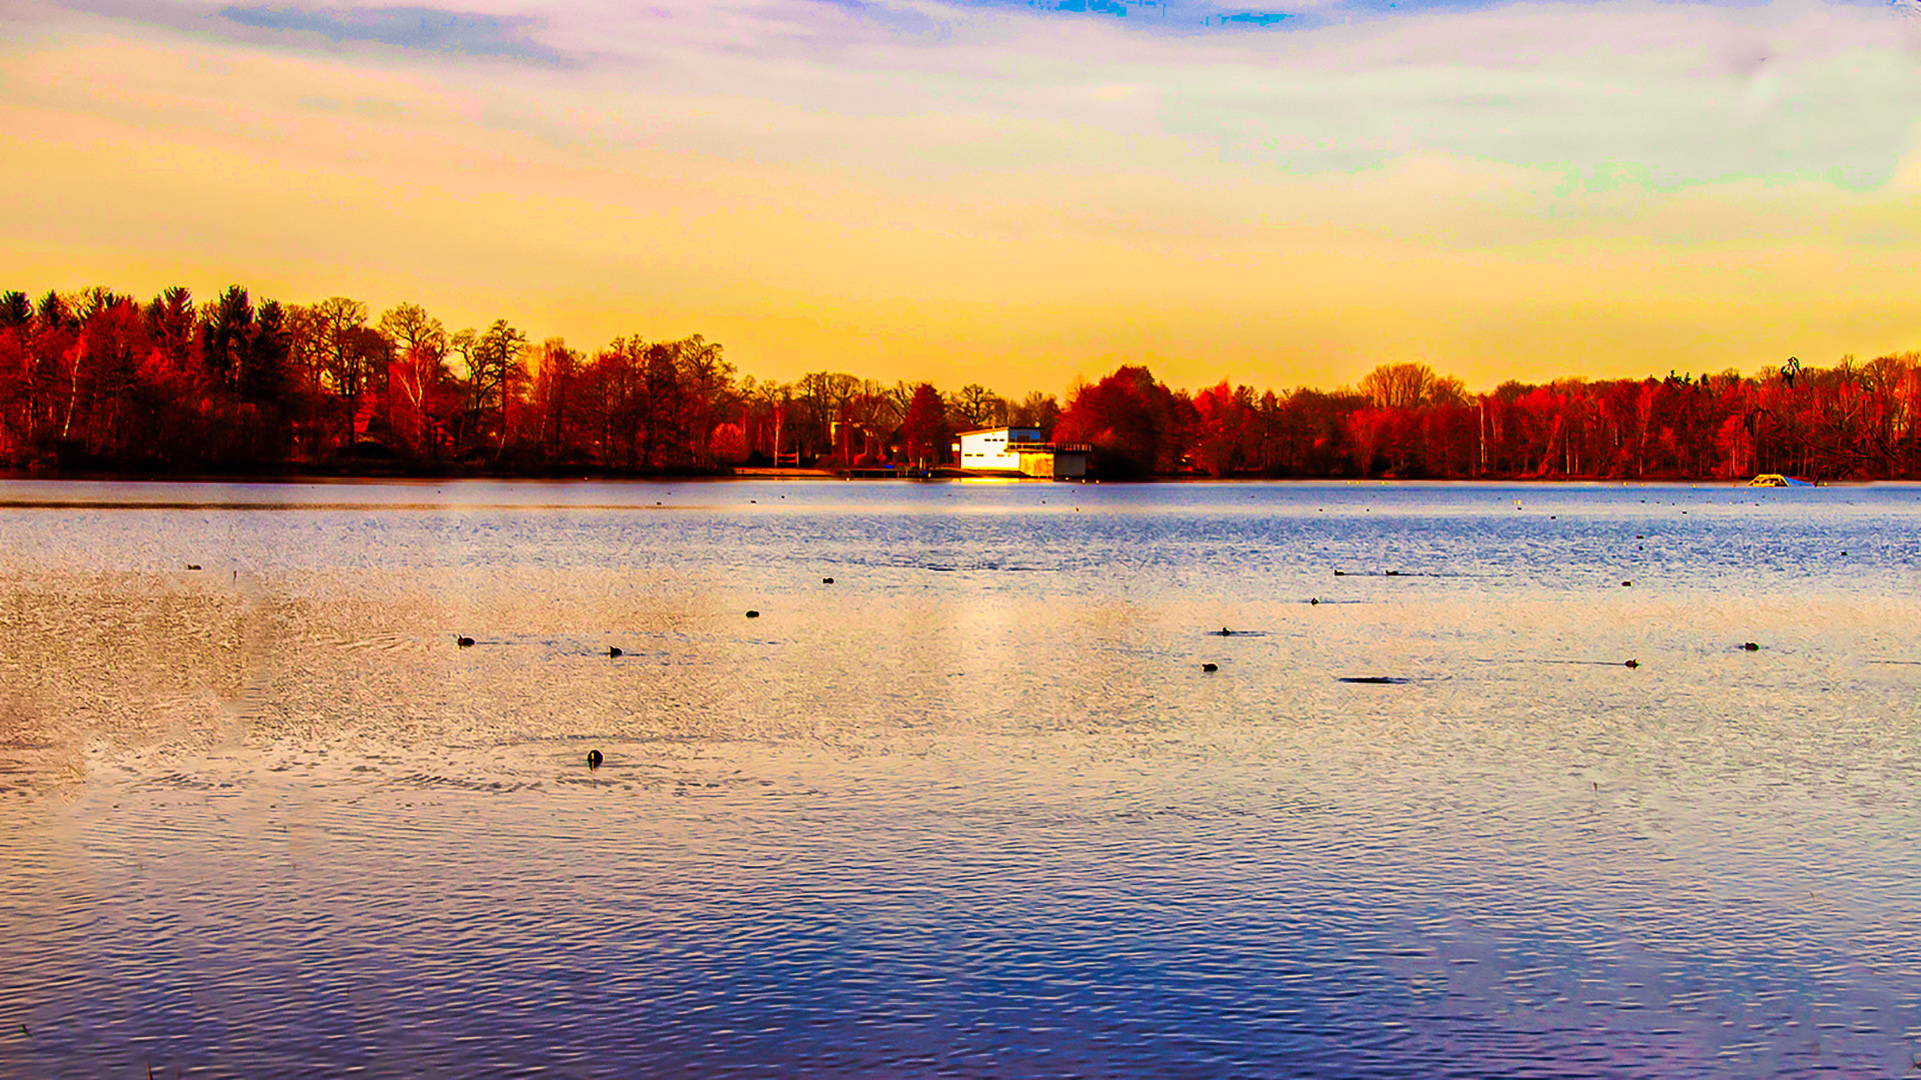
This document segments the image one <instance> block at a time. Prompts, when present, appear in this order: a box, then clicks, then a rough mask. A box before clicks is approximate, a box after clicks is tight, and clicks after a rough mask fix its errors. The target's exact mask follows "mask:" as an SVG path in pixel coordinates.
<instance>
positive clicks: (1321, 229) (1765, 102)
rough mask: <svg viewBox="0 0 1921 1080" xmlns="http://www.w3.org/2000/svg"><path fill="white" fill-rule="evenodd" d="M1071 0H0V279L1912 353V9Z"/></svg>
mask: <svg viewBox="0 0 1921 1080" xmlns="http://www.w3.org/2000/svg"><path fill="white" fill-rule="evenodd" d="M1070 6H1073V5H1062V4H1057V3H1052V2H1050V3H1049V4H1047V5H1046V6H1040V5H1038V4H1027V3H1016V2H1007V0H926V2H922V0H721V2H711V3H710V2H697V3H690V4H682V5H675V6H674V7H672V8H665V7H663V8H659V9H644V8H639V7H632V6H629V5H624V4H610V3H584V4H582V3H576V4H567V5H562V4H558V3H554V2H552V0H518V2H495V0H460V6H459V7H457V8H456V7H441V6H431V7H430V6H425V5H421V6H409V7H373V6H349V5H342V4H325V3H312V2H309V3H303V4H280V3H265V4H252V3H237V4H228V3H220V2H212V3H202V2H194V0H152V2H143V3H134V2H132V0H82V2H76V3H46V2H39V0H0V20H4V23H5V25H6V28H7V32H6V35H5V43H4V44H3V45H0V55H3V56H4V58H5V59H4V66H0V127H4V130H5V131H7V132H8V138H7V146H8V152H7V153H6V154H4V155H0V194H3V195H4V198H5V202H6V205H7V206H8V207H9V208H10V212H9V213H8V214H6V215H5V216H4V218H0V247H3V248H4V250H5V251H6V252H7V257H6V258H5V260H4V262H3V263H0V266H3V267H4V274H3V275H0V289H24V290H27V291H29V292H37V291H44V290H45V289H47V288H49V287H53V288H58V289H61V290H69V289H79V288H83V287H86V286H90V285H96V284H97V285H105V286H108V287H111V288H114V289H118V290H121V291H126V292H132V293H134V294H135V295H137V296H139V297H141V298H145V297H148V296H151V295H152V294H154V293H156V292H158V291H159V290H160V289H162V288H164V287H166V286H169V285H174V284H184V285H187V286H189V287H191V288H192V289H193V290H194V293H195V295H196V296H197V297H199V298H201V299H208V298H211V297H212V296H213V295H214V294H215V293H216V292H217V291H218V290H220V289H221V288H224V287H225V286H226V285H228V284H230V283H239V284H241V285H244V286H246V287H247V288H249V289H250V290H252V291H253V293H254V294H255V295H256V296H262V297H267V296H271V297H275V298H279V299H282V300H286V301H291V302H300V303H306V302H311V301H314V300H318V299H321V298H324V297H327V296H333V295H348V296H352V297H355V298H358V299H361V300H364V301H366V302H367V304H368V305H369V307H371V308H372V309H373V310H375V311H376V312H377V311H379V310H381V309H383V308H386V307H390V306H392V305H394V304H396V303H399V302H402V301H412V302H416V303H419V304H422V305H424V306H425V307H426V308H428V309H429V310H430V311H431V312H433V313H434V314H435V315H437V316H439V317H440V318H441V319H443V320H444V321H445V322H446V323H447V324H448V326H449V327H450V328H455V327H461V326H483V327H484V326H485V325H486V324H487V323H489V322H491V321H492V320H494V319H496V318H505V319H508V320H509V321H511V322H512V323H513V324H514V325H515V326H517V327H519V328H521V329H523V330H525V331H526V332H527V334H528V335H529V336H530V337H532V338H533V339H534V340H535V341H539V340H541V339H543V338H547V337H553V336H564V337H566V338H567V339H568V341H569V343H570V344H572V345H574V346H575V347H577V348H584V349H589V350H591V349H594V348H598V347H599V346H601V345H603V344H605V343H606V342H607V341H609V340H610V339H612V338H614V337H617V336H621V335H629V334H639V335H643V336H645V337H647V338H652V339H665V338H678V337H683V336H686V335H691V334H702V335H704V336H705V337H707V338H708V339H710V340H714V341H718V342H720V343H722V344H723V345H724V346H725V348H726V351H727V357H728V359H729V360H730V361H732V362H733V363H734V364H735V365H737V366H738V368H739V369H740V371H741V372H742V373H743V374H745V375H753V376H755V377H758V378H770V379H781V380H791V379H794V378H797V377H798V376H799V375H801V374H802V373H804V372H807V371H815V370H821V369H832V370H839V371H848V372H852V373H855V374H858V375H861V376H865V377H872V378H877V379H881V380H884V381H892V380H895V379H904V380H909V381H919V380H923V379H925V380H929V381H932V382H934V383H935V384H937V385H940V386H944V387H953V386H958V385H960V384H961V383H965V382H981V383H985V384H987V385H989V386H991V387H992V388H994V389H995V390H997V391H999V392H1000V393H1002V394H1004V395H1008V396H1012V397H1018V396H1019V395H1021V394H1024V393H1026V392H1027V391H1030V390H1042V391H1046V392H1049V393H1060V392H1061V391H1062V390H1063V388H1064V387H1066V386H1067V385H1068V384H1069V383H1070V382H1071V381H1073V380H1075V379H1077V378H1082V379H1095V378H1098V377H1100V376H1101V375H1102V374H1104V373H1105V372H1107V371H1110V370H1112V369H1113V368H1114V367H1115V366H1117V365H1119V364H1146V365H1148V366H1149V367H1150V368H1152V370H1153V371H1154V373H1155V374H1156V375H1158V376H1159V377H1160V378H1162V379H1164V380H1166V381H1167V382H1168V383H1170V384H1173V385H1176V386H1182V387H1190V388H1193V387H1200V386H1205V385H1210V384H1213V383H1216V382H1219V381H1220V380H1221V379H1222V378H1228V379H1231V380H1233V381H1235V382H1240V383H1250V384H1253V385H1256V386H1262V387H1286V386H1300V385H1308V386H1316V387H1329V388H1331V387H1334V386H1338V385H1343V384H1352V383H1354V382H1355V381H1356V380H1358V379H1359V378H1360V376H1361V375H1362V374H1364V373H1365V372H1367V371H1368V370H1369V369H1371V368H1373V367H1374V366H1375V365H1377V364H1383V363H1400V362H1419V363H1424V364H1428V365H1430V366H1432V367H1433V368H1434V369H1436V370H1437V371H1440V372H1442V373H1445V374H1449V375H1455V376H1459V377H1460V378H1462V379H1463V380H1465V382H1466V383H1467V385H1468V386H1469V387H1470V388H1472V389H1477V390H1481V389H1489V388H1491V387H1493V386H1494V385H1495V384H1497V383H1499V382H1502V381H1504V380H1507V379H1521V380H1528V381H1546V380H1549V379H1554V378H1560V377H1564V376H1583V377H1593V378H1600V377H1638V376H1641V375H1648V374H1656V375H1659V374H1665V373H1666V372H1668V371H1670V370H1678V371H1683V372H1693V373H1700V372H1706V371H1714V372H1719V371H1722V370H1724V369H1728V368H1735V369H1738V370H1740V371H1742V372H1744V373H1751V372H1754V371H1756V370H1758V369H1760V368H1763V367H1768V366H1773V365H1778V364H1780V363H1781V361H1782V360H1784V359H1785V358H1786V357H1787V356H1789V355H1790V354H1793V355H1798V356H1799V357H1801V358H1802V359H1803V360H1805V361H1807V362H1809V363H1820V364H1828V363H1833V362H1835V361H1836V360H1838V359H1839V358H1840V357H1841V356H1842V355H1843V354H1854V355H1856V356H1858V357H1860V358H1862V359H1867V358H1869V357H1872V356H1875V355H1878V354H1881V353H1887V352H1899V351H1906V350H1911V349H1916V348H1921V305H1917V304H1916V303H1915V302H1914V300H1913V298H1912V295H1911V294H1912V291H1913V282H1914V281H1915V280H1916V278H1915V272H1916V270H1917V269H1921V146H1917V142H1916V136H1917V134H1918V133H1921V126H1918V125H1917V122H1916V117H1921V17H1916V15H1915V13H1914V11H1913V10H1912V9H1913V8H1914V5H1912V4H1908V3H1896V4H1890V3H1886V2H1882V0H1874V2H1866V0H1863V2H1854V3H1834V2H1829V3H1820V2H1776V3H1759V4H1755V3H1742V4H1731V3H1720V4H1717V3H1610V4H1605V5H1603V4H1587V3H1559V4H1544V3H1509V4H1483V3H1423V2H1414V3H1402V4H1400V5H1399V6H1398V7H1395V6H1394V5H1389V4H1385V3H1359V2H1341V0H1306V2H1304V3H1300V4H1294V5H1292V6H1288V7H1284V8H1275V9H1274V10H1273V11H1271V12H1270V11H1251V10H1250V9H1246V8H1242V7H1235V6H1220V5H1218V4H1213V3H1200V4H1192V5H1187V4H1175V3H1171V2H1170V3H1168V4H1167V5H1166V6H1165V7H1160V6H1141V5H1131V4H1130V5H1125V6H1124V7H1119V8H1117V10H1124V11H1125V14H1124V15H1116V14H1113V13H1112V12H1111V11H1104V10H1100V9H1103V8H1115V7H1116V5H1113V4H1103V3H1100V2H1096V3H1093V4H1085V3H1083V4H1081V5H1079V6H1081V7H1083V8H1085V7H1093V8H1095V9H1096V10H1093V11H1086V10H1082V11H1073V10H1061V8H1064V7H1070ZM1390 9H1391V10H1390ZM1243 14H1246V15H1250V16H1267V15H1284V16H1286V17H1284V18H1280V19H1270V18H1247V19H1239V20H1237V19H1235V18H1234V16H1238V15H1243Z"/></svg>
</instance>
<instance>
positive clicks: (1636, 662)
mask: <svg viewBox="0 0 1921 1080" xmlns="http://www.w3.org/2000/svg"><path fill="white" fill-rule="evenodd" d="M1621 666H1622V667H1640V666H1641V662H1640V661H1639V660H1629V661H1628V662H1627V663H1625V664H1622V665H1621Z"/></svg>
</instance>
